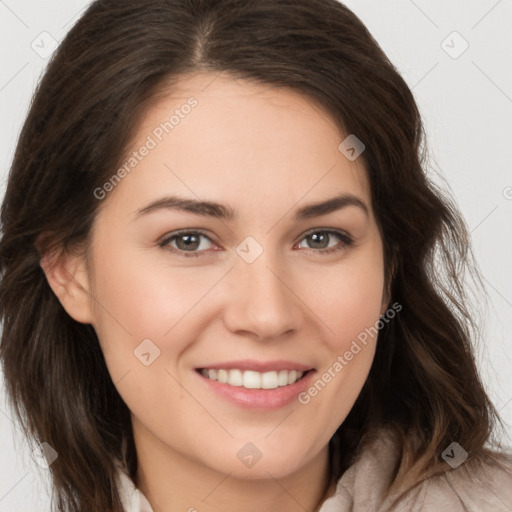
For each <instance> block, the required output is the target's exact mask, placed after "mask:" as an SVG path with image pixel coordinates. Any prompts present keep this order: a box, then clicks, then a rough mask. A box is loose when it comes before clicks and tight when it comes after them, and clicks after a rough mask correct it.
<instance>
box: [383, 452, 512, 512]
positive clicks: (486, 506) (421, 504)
mask: <svg viewBox="0 0 512 512" xmlns="http://www.w3.org/2000/svg"><path fill="white" fill-rule="evenodd" d="M384 510H389V512H395V511H396V512H399V511H402V510H404V511H405V510H411V511H418V512H512V461H511V460H510V459H509V460H508V461H506V460H504V461H503V462H501V463H497V462H496V463H494V462H493V463H491V462H483V461H480V460H473V461H468V462H465V463H463V464H462V465H460V466H459V467H457V468H454V469H449V470H447V471H445V472H444V473H441V474H438V475H435V476H432V477H430V478H427V479H425V480H424V481H422V482H421V483H420V484H418V485H416V486H415V487H414V488H412V489H410V490H409V491H408V492H406V493H405V494H404V495H403V496H402V497H401V498H400V500H398V501H395V502H394V503H392V504H390V505H389V507H384Z"/></svg>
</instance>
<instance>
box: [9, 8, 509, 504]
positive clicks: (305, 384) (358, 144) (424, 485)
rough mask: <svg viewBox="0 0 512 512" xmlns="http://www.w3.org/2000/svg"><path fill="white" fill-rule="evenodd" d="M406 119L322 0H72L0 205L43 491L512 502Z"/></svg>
mask: <svg viewBox="0 0 512 512" xmlns="http://www.w3.org/2000/svg"><path fill="white" fill-rule="evenodd" d="M422 141H423V129H422V124H421V119H420V115H419V112H418V109H417V106H416V104H415V101H414V99H413V96H412V94H411V92H410V90H409V89H408V87H407V85H406V84H405V82H404V81H403V79H402V78H401V77H400V76H399V74H398V73H397V71H396V70H395V69H394V67H393V66H392V64H391V63H390V62H389V60H388V59H387V58H386V56H385V55H384V54H383V52H382V50H381V49H380V48H379V46H378V45H377V43H376V42H375V41H374V39H373V38H372V37H371V35H370V34H369V33H368V31H367V30H366V28H365V27H364V25H363V24H362V23H361V22H360V21H359V19H358V18H357V17H356V16H355V15H354V14H353V13H351V12H350V11H349V10H348V9H347V8H346V7H344V6H343V5H342V4H340V3H338V2H336V1H334V0H333V1H330V0H328V1H325V0H301V1H296V0H294V1H293V2H292V1H276V0H263V1H261V2H250V1H240V0H237V1H234V0H222V1H220V0H219V1H204V0H203V1H201V0H189V1H179V0H174V1H172V0H170V1H164V0H153V1H149V2H147V1H145V2H142V1H140V0H123V1H121V0H110V1H105V0H103V1H102V0H100V1H96V2H94V3H93V4H92V5H91V6H90V8H89V9H88V10H87V12H86V13H85V14H84V15H83V17H82V18H81V19H80V20H79V22H78V23H77V25H76V26H75V27H74V28H73V29H72V30H71V31H70V33H69V34H68V36H67V37H66V38H65V40H64V41H63V42H62V44H61V46H60V48H59V49H58V51H57V53H56V54H55V56H54V57H53V59H52V62H51V63H50V65H49V67H48V69H47V71H46V74H45V76H44V78H43V80H42V81H41V83H40V85H39V87H38V90H37V92H36V95H35V98H34V101H33V104H32V106H31V110H30V112H29V114H28V117H27V120H26V123H25V125H24V128H23V131H22V133H21V135H20V139H19V143H18V147H17V150H16V154H15V158H14V162H13V166H12V170H11V174H10V176H9V182H8V187H7V192H6V195H5V200H4V203H3V207H2V240H1V243H0V265H1V269H2V284H1V291H0V307H1V318H2V321H3V333H2V345H1V357H2V361H3V365H4V369H5V370H4V371H5V376H6V385H7V389H8V392H9V394H10V397H11V400H12V402H13V405H14V407H15V408H16V411H17V414H18V416H19V418H20V420H21V421H23V424H24V426H25V428H26V431H27V435H29V436H33V437H34V438H35V439H36V440H37V441H38V442H39V443H41V450H42V455H43V456H44V457H46V459H47V460H48V463H49V464H50V470H51V474H52V478H53V486H54V490H55V497H56V503H55V504H56V509H57V510H65V511H73V512H78V511H81V510H87V511H102V512H103V511H106V510H108V511H115V512H118V511H122V510H126V511H129V512H142V511H146V512H147V511H150V510H152V511H154V512H158V511H163V510H165V511H175V510H176V511H178V510H189V511H193V510H198V511H213V510H223V511H229V510H246V511H256V510H258V511H259V510H268V511H274V510H280V511H281V510H286V511H295V510H307V511H321V512H330V511H335V510H336V511H338V510H341V511H345V510H347V511H348V510H354V511H363V510H364V511H368V510H375V511H377V510H378V511H383V510H390V511H398V510H425V511H439V510H444V509H446V510H448V509H450V510H451V511H453V510H479V511H481V510H493V511H495V510H509V509H510V508H511V507H512V495H511V489H512V485H510V484H511V483H512V478H511V474H512V471H511V467H512V466H511V462H510V459H509V458H508V457H507V456H506V455H505V454H503V453H501V452H499V450H497V449H496V446H493V444H492V440H493V427H494V424H495V422H496V420H497V419H498V418H497V414H496V411H495V409H494V408H493V406H492V404H491V402H490V401H489V398H488V397H487V395H486V393H485V390H484V389H483V386H482V383H481V381H480V379H479V376H478V372H477V369H476V366H475V361H474V356H473V353H472V349H471V333H472V330H471V327H472V323H471V317H470V315H469V311H468V308H467V306H466V302H465V295H464V292H463V290H462V288H461V283H462V274H461V273H460V272H461V268H464V265H469V263H468V262H467V255H468V249H467V234H466V231H465V227H464V222H463V220H462V219H461V217H460V215H459V213H458V212H457V210H456V208H455V207H454V205H453V204H451V203H450V202H449V200H448V199H447V198H445V197H444V196H443V194H442V193H441V192H440V191H439V190H436V189H435V188H434V186H433V185H432V184H431V183H430V182H429V181H428V180H427V179H426V176H425V172H424V169H423V166H424V158H423V156H422V154H421V152H420V146H421V143H422ZM443 507H444V508H443Z"/></svg>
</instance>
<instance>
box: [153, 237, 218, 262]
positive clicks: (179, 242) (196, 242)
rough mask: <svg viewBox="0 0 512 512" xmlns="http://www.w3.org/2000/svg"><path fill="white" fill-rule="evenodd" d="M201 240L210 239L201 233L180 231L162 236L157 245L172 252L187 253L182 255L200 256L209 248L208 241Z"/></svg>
mask: <svg viewBox="0 0 512 512" xmlns="http://www.w3.org/2000/svg"><path fill="white" fill-rule="evenodd" d="M203 240H208V241H209V242H210V243H211V240H210V239H209V238H208V237H207V236H206V235H204V234H203V233H198V232H196V231H182V232H179V233H174V234H172V235H170V236H168V237H166V238H164V239H163V240H162V241H161V242H160V243H159V244H158V245H159V246H160V247H165V248H168V249H170V250H171V251H173V252H177V253H189V254H183V255H184V256H201V255H203V254H204V253H205V251H206V250H207V249H209V247H208V243H206V244H205V243H203ZM205 245H206V246H205Z"/></svg>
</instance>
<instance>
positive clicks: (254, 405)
mask: <svg viewBox="0 0 512 512" xmlns="http://www.w3.org/2000/svg"><path fill="white" fill-rule="evenodd" d="M207 368H210V369H233V368H239V369H242V368H241V367H240V366H233V368H227V367H226V366H208V367H207ZM265 368H268V365H267V366H265ZM246 369H247V370H254V366H252V367H250V368H246ZM279 369H290V370H294V369H295V368H291V367H286V366H279ZM308 370H309V371H308ZM254 371H261V370H254ZM268 371H273V370H268ZM300 371H304V372H306V373H305V374H304V375H303V376H302V378H301V379H300V380H298V381H297V382H294V383H293V384H289V385H288V386H283V387H278V388H275V389H246V388H244V387H243V386H230V385H229V384H224V383H220V382H218V381H216V380H210V379H209V378H208V377H204V376H203V375H202V374H201V373H200V372H199V371H197V370H196V371H195V372H194V373H196V375H197V376H198V377H199V378H200V379H201V381H202V382H203V383H204V384H205V386H206V387H207V389H208V390H209V391H210V392H212V393H215V394H216V395H217V396H219V397H221V398H222V399H224V400H227V401H228V402H231V403H232V404H234V405H236V406H237V407H239V408H243V409H250V410H259V411H271V410H276V409H280V408H282V407H285V406H287V405H289V404H290V403H292V402H294V401H295V400H297V396H298V395H299V394H300V393H302V392H303V391H304V390H305V389H307V388H308V387H309V386H310V383H311V381H312V379H313V377H314V375H315V374H316V373H317V372H316V370H314V369H311V368H309V369H308V368H307V367H306V369H305V370H300Z"/></svg>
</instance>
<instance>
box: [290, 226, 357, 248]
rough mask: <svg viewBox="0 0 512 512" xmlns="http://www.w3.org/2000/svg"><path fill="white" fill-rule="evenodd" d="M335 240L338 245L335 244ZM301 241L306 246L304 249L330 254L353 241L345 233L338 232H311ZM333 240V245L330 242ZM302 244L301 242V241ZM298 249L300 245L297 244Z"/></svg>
mask: <svg viewBox="0 0 512 512" xmlns="http://www.w3.org/2000/svg"><path fill="white" fill-rule="evenodd" d="M336 238H337V239H338V243H336ZM302 240H305V241H306V243H307V244H308V247H305V248H306V249H317V250H318V251H317V252H320V253H323V254H325V253H330V252H333V251H337V250H341V249H343V248H344V247H346V246H348V245H351V244H352V243H353V240H352V238H351V237H349V236H348V235H346V234H345V233H342V232H339V231H327V230H325V231H319V230H317V231H312V232H310V233H309V234H307V235H306V236H305V237H304V238H303V239H302ZM333 240H334V243H331V241H333ZM301 243H302V241H301ZM299 247H300V244H299Z"/></svg>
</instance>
